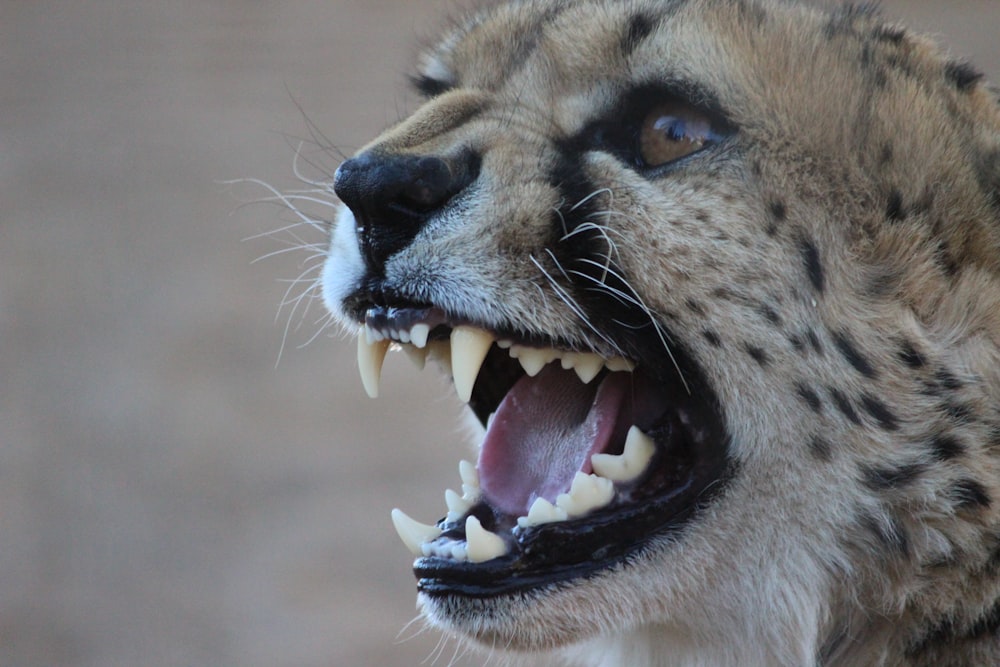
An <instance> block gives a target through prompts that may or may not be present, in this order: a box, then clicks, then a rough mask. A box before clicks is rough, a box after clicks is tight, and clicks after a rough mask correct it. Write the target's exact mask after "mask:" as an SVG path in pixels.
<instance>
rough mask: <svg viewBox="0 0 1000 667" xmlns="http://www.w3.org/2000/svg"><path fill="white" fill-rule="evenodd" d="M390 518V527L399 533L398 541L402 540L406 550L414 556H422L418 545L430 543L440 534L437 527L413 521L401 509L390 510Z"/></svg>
mask: <svg viewBox="0 0 1000 667" xmlns="http://www.w3.org/2000/svg"><path fill="white" fill-rule="evenodd" d="M390 516H391V517H392V525H393V526H394V527H395V528H396V532H397V533H399V539H401V540H403V544H405V545H406V548H407V549H409V550H410V551H411V552H412V553H413V555H414V556H422V555H424V553H423V550H422V549H421V548H420V545H422V544H423V543H424V542H430V541H431V540H433V539H435V538H436V537H437V536H438V535H440V534H441V529H440V528H438V527H437V526H428V525H427V524H424V523H420V522H419V521H414V520H413V519H411V518H410V517H408V516H407V515H406V514H405V513H404V512H403V510H401V509H394V510H392V513H391V514H390Z"/></svg>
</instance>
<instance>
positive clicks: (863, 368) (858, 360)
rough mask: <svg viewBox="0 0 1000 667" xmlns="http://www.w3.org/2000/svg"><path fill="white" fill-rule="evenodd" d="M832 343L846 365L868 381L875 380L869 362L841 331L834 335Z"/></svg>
mask: <svg viewBox="0 0 1000 667" xmlns="http://www.w3.org/2000/svg"><path fill="white" fill-rule="evenodd" d="M833 342H834V344H835V345H836V346H837V349H838V350H839V351H840V354H841V355H842V356H843V357H844V359H846V360H847V363H849V364H850V365H851V366H853V367H854V370H856V371H857V372H859V373H861V374H862V375H864V376H865V377H866V378H868V379H869V380H871V379H874V378H875V369H874V368H873V367H872V365H871V362H869V361H868V359H867V358H866V357H865V356H864V355H863V354H861V352H860V351H859V350H858V348H857V347H855V346H854V341H852V340H851V339H850V337H848V335H847V334H846V333H844V332H843V331H840V332H836V333H834V334H833Z"/></svg>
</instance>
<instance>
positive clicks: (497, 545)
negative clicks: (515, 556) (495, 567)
mask: <svg viewBox="0 0 1000 667" xmlns="http://www.w3.org/2000/svg"><path fill="white" fill-rule="evenodd" d="M465 544H466V547H467V549H468V554H467V555H468V558H469V562H471V563H483V562H485V561H488V560H493V559H494V558H499V557H500V556H503V555H504V554H505V553H507V543H506V542H504V541H503V538H502V537H500V536H499V535H497V534H496V533H491V532H490V531H488V530H486V529H485V528H483V524H481V523H479V519H477V518H476V517H475V516H473V515H471V514H470V515H469V516H468V518H466V520H465Z"/></svg>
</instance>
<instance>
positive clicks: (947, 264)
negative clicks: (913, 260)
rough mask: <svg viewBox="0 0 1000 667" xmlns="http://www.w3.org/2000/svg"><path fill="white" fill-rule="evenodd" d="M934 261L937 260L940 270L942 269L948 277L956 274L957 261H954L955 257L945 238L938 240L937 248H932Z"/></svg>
mask: <svg viewBox="0 0 1000 667" xmlns="http://www.w3.org/2000/svg"><path fill="white" fill-rule="evenodd" d="M934 261H935V262H937V264H938V266H940V267H941V270H942V271H944V273H945V275H947V276H948V277H949V278H953V277H955V276H956V275H958V263H957V262H955V258H954V257H952V255H951V249H950V248H949V247H948V242H947V241H945V240H943V239H942V240H941V241H938V245H937V248H935V249H934Z"/></svg>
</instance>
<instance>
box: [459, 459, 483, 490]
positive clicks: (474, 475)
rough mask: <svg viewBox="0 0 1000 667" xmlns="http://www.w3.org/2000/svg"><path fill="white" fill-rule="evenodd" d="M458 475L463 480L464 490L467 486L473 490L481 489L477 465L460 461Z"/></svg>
mask: <svg viewBox="0 0 1000 667" xmlns="http://www.w3.org/2000/svg"><path fill="white" fill-rule="evenodd" d="M458 475H459V477H461V478H462V486H463V488H464V487H466V486H468V487H469V488H473V489H478V488H479V472H478V471H477V470H476V464H474V463H472V462H471V461H465V460H462V461H459V462H458Z"/></svg>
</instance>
